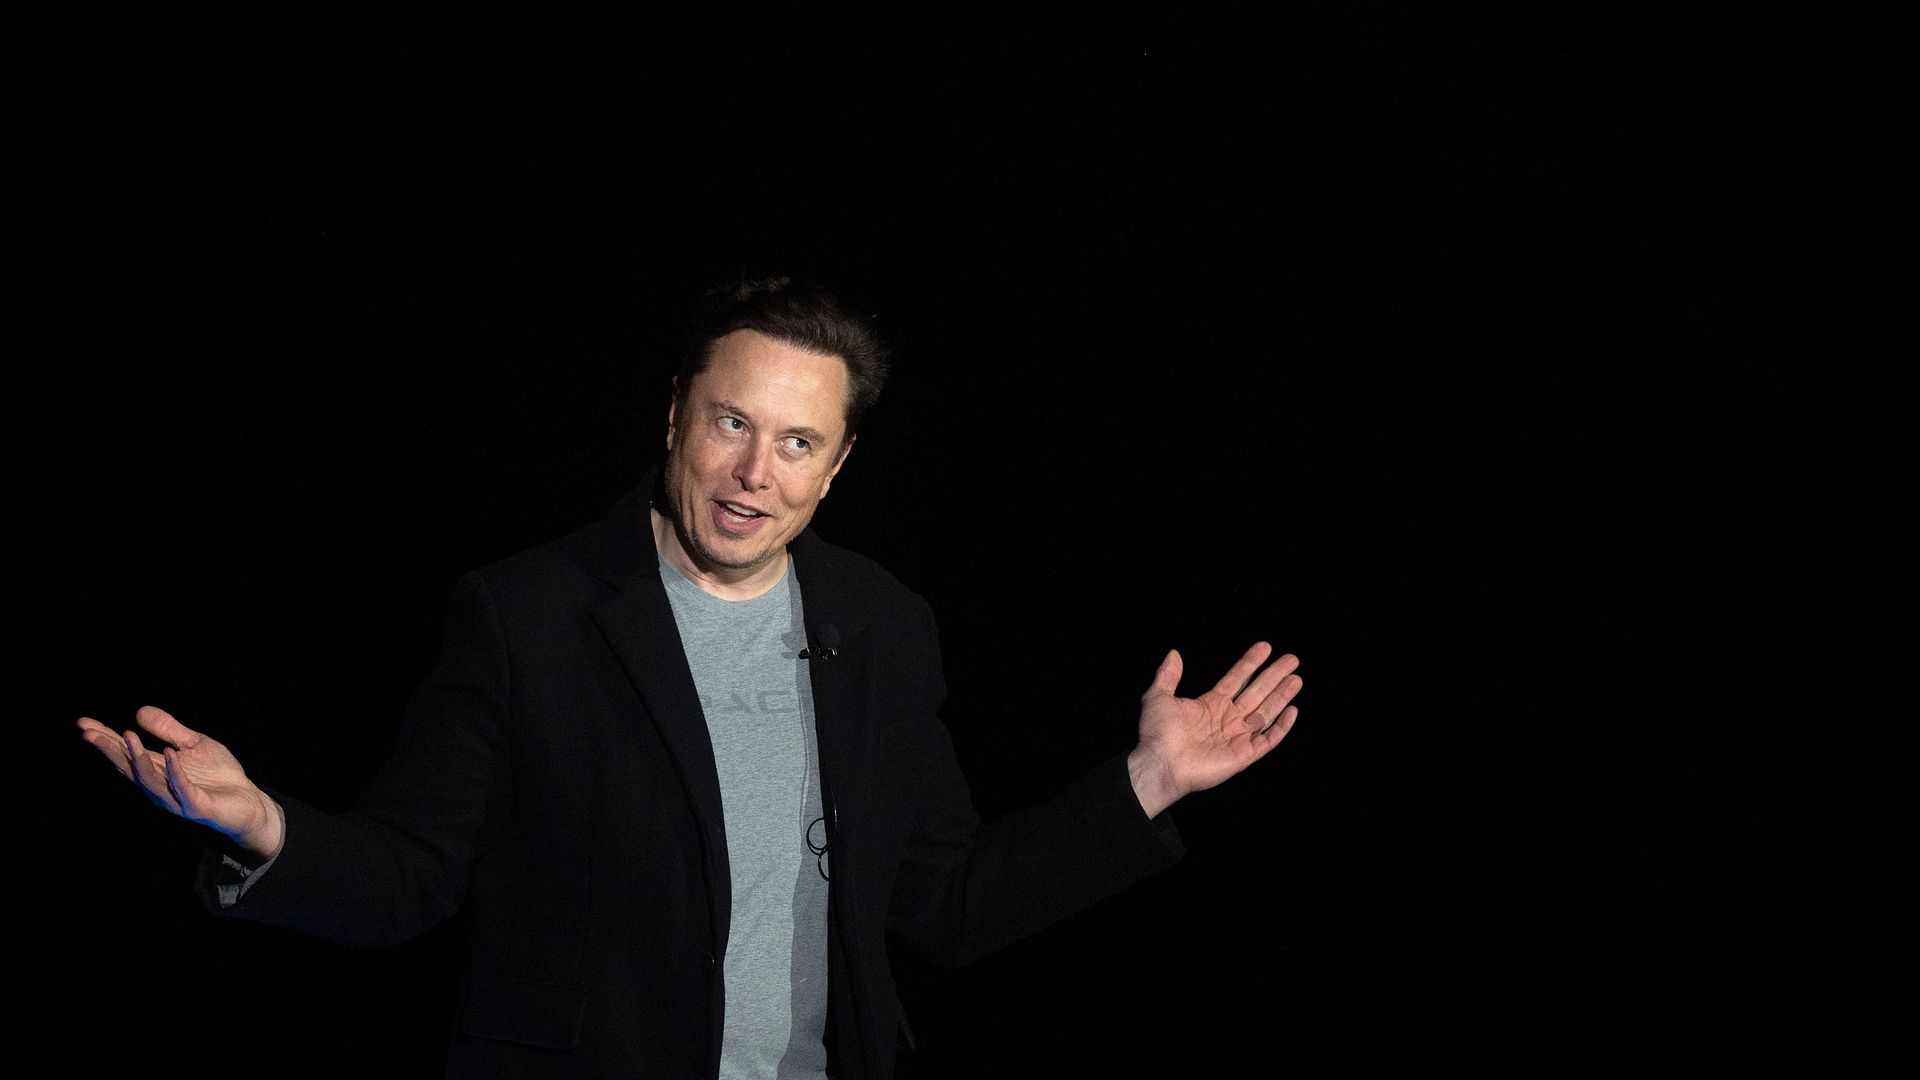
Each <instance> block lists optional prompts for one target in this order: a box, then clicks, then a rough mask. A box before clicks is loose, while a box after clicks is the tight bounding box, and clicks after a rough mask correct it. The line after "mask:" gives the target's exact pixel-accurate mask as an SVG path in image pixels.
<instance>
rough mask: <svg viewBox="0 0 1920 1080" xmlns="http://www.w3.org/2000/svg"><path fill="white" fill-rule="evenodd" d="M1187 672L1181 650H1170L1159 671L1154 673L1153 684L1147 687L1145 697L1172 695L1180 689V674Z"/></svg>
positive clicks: (1161, 662)
mask: <svg viewBox="0 0 1920 1080" xmlns="http://www.w3.org/2000/svg"><path fill="white" fill-rule="evenodd" d="M1185 670H1186V662H1185V661H1183V660H1181V659H1180V650H1179V649H1168V650H1167V657H1166V659H1164V660H1162V661H1160V667H1159V670H1157V671H1155V672H1154V673H1153V684H1152V685H1150V686H1148V687H1147V692H1146V693H1145V694H1144V695H1142V696H1143V697H1152V696H1153V695H1155V694H1171V693H1173V692H1174V691H1176V690H1178V689H1180V674H1181V672H1183V671H1185Z"/></svg>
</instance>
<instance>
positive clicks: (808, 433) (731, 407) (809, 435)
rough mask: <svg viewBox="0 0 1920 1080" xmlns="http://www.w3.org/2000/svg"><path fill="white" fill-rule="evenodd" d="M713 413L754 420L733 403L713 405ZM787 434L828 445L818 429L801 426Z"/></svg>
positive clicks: (816, 443) (751, 415) (790, 429)
mask: <svg viewBox="0 0 1920 1080" xmlns="http://www.w3.org/2000/svg"><path fill="white" fill-rule="evenodd" d="M713 411H714V412H725V413H734V414H736V415H739V416H743V417H745V418H746V419H748V420H751V419H753V414H752V413H750V412H748V411H747V410H745V409H743V408H741V407H740V406H738V405H735V404H734V403H733V402H731V401H716V402H714V403H713ZM785 434H787V435H798V436H800V437H801V438H803V439H806V440H807V441H808V442H811V443H813V444H814V445H816V446H825V445H827V436H826V434H825V433H824V432H821V431H819V430H818V429H816V428H810V427H807V426H805V425H801V426H799V427H790V428H788V429H787V430H786V431H785Z"/></svg>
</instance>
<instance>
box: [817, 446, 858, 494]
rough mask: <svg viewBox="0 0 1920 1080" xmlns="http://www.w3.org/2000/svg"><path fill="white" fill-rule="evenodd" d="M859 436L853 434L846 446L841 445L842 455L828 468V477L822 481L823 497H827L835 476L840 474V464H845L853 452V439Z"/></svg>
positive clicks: (821, 491)
mask: <svg viewBox="0 0 1920 1080" xmlns="http://www.w3.org/2000/svg"><path fill="white" fill-rule="evenodd" d="M859 437H860V436H858V435H855V436H853V438H850V439H848V440H847V441H846V444H845V445H844V446H842V447H840V456H839V457H838V458H837V459H835V460H834V463H833V468H831V469H828V470H827V478H826V479H825V480H822V481H820V497H821V498H823V499H824V498H826V497H827V492H828V490H829V489H831V488H832V487H833V478H834V477H836V476H838V475H840V466H842V465H845V464H846V463H847V455H848V454H851V453H853V440H854V439H857V438H859Z"/></svg>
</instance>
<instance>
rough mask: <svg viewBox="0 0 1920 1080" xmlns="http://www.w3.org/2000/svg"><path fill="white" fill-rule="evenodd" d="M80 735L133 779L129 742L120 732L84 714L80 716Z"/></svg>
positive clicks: (122, 773)
mask: <svg viewBox="0 0 1920 1080" xmlns="http://www.w3.org/2000/svg"><path fill="white" fill-rule="evenodd" d="M80 737H81V738H82V739H85V740H86V741H87V745H88V746H91V747H93V748H94V749H95V750H98V751H100V754H101V756H102V757H105V758H106V759H107V760H108V761H110V762H112V763H113V767H114V768H115V769H118V770H119V771H120V775H121V776H124V777H126V778H127V779H129V780H132V779H133V763H132V762H131V760H129V759H128V757H127V744H126V742H125V741H124V740H122V739H121V738H120V733H119V732H117V731H115V730H113V729H112V728H110V727H108V726H107V725H105V724H103V723H101V722H100V721H98V720H95V719H94V718H93V717H91V716H83V717H81V718H80Z"/></svg>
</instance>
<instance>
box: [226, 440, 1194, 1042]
mask: <svg viewBox="0 0 1920 1080" xmlns="http://www.w3.org/2000/svg"><path fill="white" fill-rule="evenodd" d="M657 482H658V473H657V471H656V472H655V473H652V474H650V475H649V476H648V477H647V479H646V481H645V482H644V483H642V485H641V486H640V487H639V488H638V489H636V490H635V491H634V492H632V493H630V494H629V495H628V496H627V497H626V498H625V499H623V500H622V501H621V502H620V503H619V504H618V505H617V506H615V508H614V509H613V511H612V513H611V514H610V515H609V516H608V517H607V518H606V520H604V521H602V522H599V523H598V524H595V525H592V526H589V527H588V528H585V529H582V530H581V531H579V532H577V533H574V534H573V535H570V536H567V537H565V538H563V539H560V540H557V541H554V542H552V543H550V544H546V545H543V546H541V547H538V548H534V549H532V550H529V551H526V552H523V553H521V554H519V555H516V556H513V557H511V558H509V559H506V560H504V561H502V562H500V563H497V564H495V565H493V566H490V567H488V568H486V569H484V570H480V571H477V572H475V573H471V574H468V575H467V576H466V577H465V578H463V579H462V580H461V581H460V583H459V585H458V587H457V588H456V590H455V592H454V595H453V599H452V602H451V605H450V611H449V615H448V619H447V630H446V638H445V645H444V648H443V650H442V655H441V657H440V660H439V662H438V664H437V666H436V667H435V668H434V670H433V671H432V673H431V674H430V675H429V676H428V677H427V679H426V680H425V681H424V682H423V683H422V684H421V686H420V687H419V689H418V690H417V691H416V693H415V695H414V697H413V700H412V702H411V704H410V706H409V708H408V713H407V719H406V722H405V724H404V727H403V729H402V734H401V738H400V742H399V746H398V749H397V750H396V752H395V754H394V755H393V757H392V758H391V759H389V760H388V762H387V763H386V764H385V765H384V766H383V767H382V769H381V771H380V773H379V774H378V776H377V778H376V779H375V781H374V783H373V784H372V786H371V787H370V789H369V791H368V792H367V794H366V795H365V796H364V798H363V799H362V800H361V801H360V803H359V804H358V805H357V806H356V808H355V810H354V811H352V812H350V813H345V814H337V815H330V814H325V813H322V812H320V811H318V810H316V809H314V808H313V807H311V806H308V805H306V804H304V803H302V802H300V801H299V800H297V799H293V798H289V797H285V796H282V795H280V794H279V793H278V792H276V793H275V796H276V797H277V798H279V799H280V800H281V802H282V805H284V806H285V808H286V812H287V840H286V845H285V848H284V849H283V851H282V852H281V854H280V856H279V858H278V859H277V860H276V861H275V863H274V864H273V866H272V868H271V869H270V870H269V871H267V872H266V873H264V874H262V875H260V876H259V878H258V880H256V881H255V882H254V884H253V886H252V887H251V888H250V889H249V890H248V891H247V893H246V895H245V896H244V897H243V898H242V899H241V901H240V902H239V903H238V904H236V905H234V906H233V907H231V908H227V909H224V912H225V913H226V914H229V915H233V916H236V917H241V918H246V919H251V920H255V921H258V922H263V923H269V924H274V925H280V926H286V927H291V928H295V929H299V930H302V931H305V932H308V933H312V934H316V935H319V936H322V937H325V938H327V939H330V940H334V941H339V942H346V943H354V944H362V945H371V944H384V943H392V942H398V941H402V940H405V939H407V938H409V937H411V936H413V935H415V934H418V933H420V932H421V931H423V930H425V929H427V928H428V927H430V926H432V925H433V924H434V923H436V922H438V921H439V920H441V919H443V918H445V917H447V916H448V915H450V914H452V913H453V912H454V911H455V910H456V909H458V908H460V907H461V906H462V905H463V904H464V905H465V907H466V909H467V915H468V917H469V920H470V946H469V959H470V966H469V970H468V972H467V974H466V977H465V981H464V985H463V990H462V996H461V1003H460V1008H459V1014H458V1015H459V1020H458V1026H457V1030H456V1031H455V1032H453V1034H452V1045H451V1049H450V1054H449V1074H450V1075H460V1076H479V1075H485V1076H596V1077H599V1076H629V1077H653V1076H669V1077H713V1076H716V1075H717V1072H718V1068H719V1046H720V1023H721V1018H722V1016H723V1014H724V1010H723V1008H722V1002H721V995H722V991H723V981H722V978H721V973H720V965H721V964H723V963H724V958H725V956H726V949H727V931H728V921H729V920H728V909H729V906H730V903H731V895H732V889H731V886H730V882H729V876H728V866H727V848H726V835H725V833H726V823H725V821H724V820H723V818H722V815H721V805H720V785H719V780H718V777H717V774H716V772H715V768H714V762H713V752H712V747H711V745H710V744H709V742H708V739H707V731H706V722H705V719H704V717H703V716H702V713H701V710H700V703H699V698H698V696H697V695H696V693H695V690H694V684H693V677H692V674H691V672H690V671H689V669H688V667H687V661H686V656H685V654H684V652H683V649H682V646H681V643H680V637H679V632H678V630H677V628H676V626H675V624H674V620H673V612H672V610H671V608H670V607H669V606H668V603H667V597H666V592H665V590H664V589H663V588H662V586H661V584H660V579H659V572H658V567H657V563H656V555H655V552H654V545H653V533H652V529H651V527H650V525H649V521H648V509H647V508H648V504H649V501H650V499H649V495H650V494H651V493H652V492H653V490H654V485H655V484H656V483H657ZM789 552H790V554H791V555H792V557H793V560H794V565H795V567H796V568H797V572H798V574H799V583H800V586H801V593H802V600H803V603H804V606H805V609H806V617H807V624H808V636H809V640H810V641H813V642H814V643H816V644H830V645H832V646H833V647H834V649H835V654H834V655H833V656H832V657H831V658H829V659H825V660H818V661H814V662H812V663H811V664H810V669H811V672H812V680H813V692H814V706H815V714H816V718H817V720H816V723H817V728H818V738H819V746H820V765H821V776H822V796H823V802H824V803H825V805H826V807H827V810H828V813H827V816H828V819H829V829H830V832H829V844H830V847H831V858H832V861H833V866H832V875H833V881H832V886H831V889H830V922H831V925H830V927H829V934H828V962H829V987H830V989H829V993H830V995H831V1002H830V1012H829V1019H828V1025H827V1026H828V1031H827V1043H828V1047H829V1056H830V1068H831V1070H832V1072H833V1074H834V1075H835V1076H836V1077H841V1078H853V1077H879V1078H885V1077H890V1076H892V1074H893V1068H894V1052H895V1037H896V1030H897V1028H898V1026H899V1023H900V1007H899V999H898V997H897V995H896V993H895V989H894V982H893V976H892V973H891V971H890V969H889V967H888V963H887V953H886V949H887V940H888V938H889V936H890V937H891V938H892V940H893V941H895V942H896V943H898V944H900V945H903V946H905V947H908V948H912V949H915V950H917V951H919V952H920V953H921V954H923V955H924V956H926V957H928V958H930V959H933V960H935V961H938V962H944V963H961V962H965V961H967V960H969V959H971V958H974V957H977V956H980V955H982V954H984V953H986V952H989V951H991V950H993V949H995V948H998V947H999V946H1001V945H1004V944H1006V943H1007V942H1010V941H1012V940H1014V939H1016V938H1019V937H1021V936H1023V935H1025V934H1028V933H1031V932H1032V931H1034V930H1037V929H1039V928H1041V927H1043V926H1046V925H1048V924H1050V923H1052V922H1054V921H1057V920H1058V919H1060V918H1061V917H1063V916H1065V915H1067V914H1070V913H1072V912H1074V911H1076V910H1078V909H1080V908H1083V907H1085V906H1086V905H1088V904H1090V903H1092V902H1094V901H1095V900H1098V899H1099V898H1101V897H1103V896H1106V895H1108V894H1110V893H1111V892H1113V891H1115V890H1117V889H1119V888H1122V887H1124V886H1125V885H1127V884H1129V883H1131V882H1133V881H1135V880H1137V879H1139V878H1141V877H1144V876H1146V875H1147V874H1149V873H1151V872H1153V871H1155V870H1158V869H1160V868H1162V867H1165V866H1167V865H1169V864H1171V863H1172V862H1173V861H1175V860H1176V859H1177V858H1178V857H1179V855H1180V853H1181V846H1180V841H1179V837H1178V835H1177V834H1176V833H1175V832H1174V830H1173V827H1172V824H1171V822H1170V820H1168V819H1167V817H1166V815H1162V817H1161V819H1159V820H1157V821H1154V822H1149V821H1148V820H1147V818H1146V815H1145V814H1144V813H1143V812H1142V810H1141V809H1140V805H1139V803H1138V801H1137V800H1136V799H1135V797H1134V795H1133V791H1132V787H1131V785H1130V783H1129V781H1128V777H1127V772H1126V765H1125V758H1124V757H1115V758H1113V759H1110V760H1108V761H1107V762H1104V763H1103V764H1102V765H1100V766H1099V767H1097V768H1096V769H1094V770H1093V771H1092V772H1091V773H1089V774H1088V775H1087V776H1086V777H1084V778H1082V779H1081V780H1080V781H1079V782H1078V783H1076V784H1075V785H1073V786H1072V787H1071V788H1069V789H1068V790H1067V791H1066V792H1065V793H1063V794H1062V795H1060V796H1059V797H1058V798H1056V799H1054V800H1053V801H1051V802H1049V803H1047V804H1045V805H1042V806H1038V807H1034V808H1031V809H1028V810H1024V811H1021V812H1019V813H1016V814H1013V815H1010V816H1008V817H1006V818H1003V819H1001V820H999V821H996V822H994V823H993V824H992V825H989V826H986V827H981V826H980V824H979V821H978V818H977V816H976V814H975V812H974V808H973V804H972V800H971V797H970V795H969V794H968V791H967V787H966V784H965V782H964V780H963V778H962V777H961V775H960V772H959V769H958V767H957V765H956V763H955V760H954V755H953V750H952V746H951V743H950V742H949V739H948V735H947V731H946V729H945V727H944V726H943V725H942V723H941V722H940V719H939V710H940V705H941V701H942V698H943V696H944V694H945V684H944V681H943V676H942V673H941V666H940V649H939V643H938V640H937V636H936V632H935V628H934V621H933V617H932V614H931V612H930V610H929V609H928V607H927V605H926V603H925V601H923V600H922V599H921V598H920V597H919V596H917V595H916V594H914V593H913V592H911V591H909V590H908V589H907V588H906V587H905V586H903V585H902V584H900V582H899V581H897V580H896V579H895V578H894V577H893V576H892V575H890V574H888V573H887V572H886V571H885V570H882V569H881V568H880V567H879V566H878V565H876V564H874V563H873V562H872V561H870V560H868V559H866V558H864V557H862V556H859V555H856V554H853V553H852V552H849V551H846V550H843V549H841V548H838V547H834V546H833V545H830V544H827V543H826V542H824V541H822V540H820V539H818V538H817V537H816V536H815V535H814V534H813V532H812V530H810V529H809V530H807V531H805V532H803V533H802V534H801V535H800V536H798V537H796V538H795V540H794V541H793V543H792V545H791V546H790V548H789ZM208 865H209V866H211V865H212V860H209V863H208ZM202 880H203V894H204V895H206V896H207V898H208V901H209V904H210V906H214V907H216V909H217V907H218V905H217V903H215V902H214V901H213V899H212V886H211V880H212V875H211V873H209V874H205V875H203V879H202Z"/></svg>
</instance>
